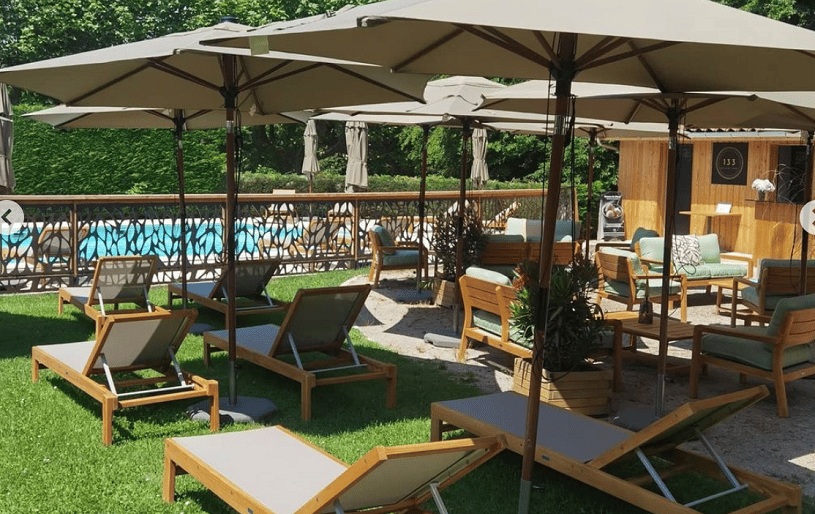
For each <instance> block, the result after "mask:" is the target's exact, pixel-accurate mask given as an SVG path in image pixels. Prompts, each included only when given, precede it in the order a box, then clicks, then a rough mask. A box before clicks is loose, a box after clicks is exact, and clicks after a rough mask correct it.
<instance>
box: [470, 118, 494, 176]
mask: <svg viewBox="0 0 815 514" xmlns="http://www.w3.org/2000/svg"><path fill="white" fill-rule="evenodd" d="M489 178H490V172H489V168H488V167H487V130H486V129H483V128H477V129H475V130H473V167H472V171H471V172H470V179H471V180H472V181H473V186H474V187H476V188H481V187H484V184H486V182H487V180H489Z"/></svg>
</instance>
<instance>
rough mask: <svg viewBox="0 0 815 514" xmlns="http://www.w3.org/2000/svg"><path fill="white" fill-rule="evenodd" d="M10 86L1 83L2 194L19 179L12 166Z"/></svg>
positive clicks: (0, 162)
mask: <svg viewBox="0 0 815 514" xmlns="http://www.w3.org/2000/svg"><path fill="white" fill-rule="evenodd" d="M12 116H13V114H12V111H11V100H9V97H8V88H7V87H6V85H5V84H0V194H9V193H11V192H13V191H14V186H16V185H17V181H16V180H14V170H13V169H12V168H11V148H12V146H13V145H14V125H13V119H12Z"/></svg>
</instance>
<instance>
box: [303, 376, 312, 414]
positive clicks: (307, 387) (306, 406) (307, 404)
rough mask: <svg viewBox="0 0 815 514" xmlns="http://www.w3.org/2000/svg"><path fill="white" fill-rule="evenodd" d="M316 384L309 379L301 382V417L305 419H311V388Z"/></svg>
mask: <svg viewBox="0 0 815 514" xmlns="http://www.w3.org/2000/svg"><path fill="white" fill-rule="evenodd" d="M313 387H314V385H313V384H311V383H310V381H309V380H304V381H303V382H301V383H300V417H301V418H302V419H303V421H311V390H312V389H313Z"/></svg>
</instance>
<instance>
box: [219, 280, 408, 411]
mask: <svg viewBox="0 0 815 514" xmlns="http://www.w3.org/2000/svg"><path fill="white" fill-rule="evenodd" d="M370 291H371V286H370V285H368V284H362V285H356V286H340V287H324V288H317V289H301V290H299V291H298V292H297V295H296V296H295V298H294V301H293V302H292V303H291V306H290V307H289V310H288V311H287V312H286V317H285V318H284V319H283V323H281V324H280V326H277V325H271V324H269V325H260V326H255V327H244V328H239V329H237V330H236V331H235V332H236V334H235V337H236V342H237V356H238V358H239V359H244V360H247V361H249V362H252V363H254V364H257V365H258V366H261V367H264V368H266V369H268V370H270V371H273V372H275V373H278V374H280V375H283V376H285V377H287V378H290V379H292V380H295V381H297V382H299V383H300V396H301V407H300V409H301V411H300V414H301V416H302V418H303V419H304V420H309V419H311V390H312V389H314V388H315V387H318V386H323V385H333V384H340V383H346V382H358V381H361V380H378V379H382V380H385V382H386V383H387V393H386V398H387V400H386V402H387V405H388V407H393V406H395V405H396V366H395V365H393V364H386V363H384V362H380V361H377V360H374V359H371V358H369V357H365V356H363V355H358V354H357V352H356V350H355V349H354V345H353V344H352V343H351V339H350V338H349V336H348V332H349V331H350V330H351V327H352V326H353V325H354V321H355V320H356V319H357V315H359V312H360V310H362V307H363V305H364V304H365V299H366V298H367V297H368V293H369V292H370ZM343 343H346V344H347V348H343ZM213 348H217V349H220V350H227V349H228V332H227V331H226V330H218V331H212V332H204V363H205V364H207V365H209V355H210V353H211V351H212V349H213ZM315 353H320V354H327V355H329V356H330V359H319V360H316V361H310V362H305V361H304V359H302V357H303V356H304V355H307V354H312V355H313V354H315ZM281 357H285V358H287V359H288V362H287V360H283V359H281ZM292 360H293V361H294V362H293V363H292V362H291V361H292ZM354 370H356V371H357V372H356V373H343V374H337V373H330V374H329V375H330V376H323V375H321V374H323V373H326V372H336V371H354Z"/></svg>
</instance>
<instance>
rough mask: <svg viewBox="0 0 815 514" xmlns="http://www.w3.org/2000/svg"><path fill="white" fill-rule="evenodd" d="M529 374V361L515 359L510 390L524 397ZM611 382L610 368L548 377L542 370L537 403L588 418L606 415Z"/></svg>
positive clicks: (612, 373) (530, 370)
mask: <svg viewBox="0 0 815 514" xmlns="http://www.w3.org/2000/svg"><path fill="white" fill-rule="evenodd" d="M531 375H532V368H531V365H530V364H529V361H527V360H526V359H520V358H517V359H515V372H514V374H513V384H512V389H513V390H514V391H515V392H517V393H521V394H523V395H526V396H528V395H529V384H530V377H531ZM613 379H614V370H613V369H610V368H609V369H603V368H598V369H597V370H594V371H571V372H568V373H551V374H550V373H549V372H548V371H546V370H543V380H542V381H541V401H542V402H546V403H550V404H552V405H557V406H558V407H563V408H564V409H568V410H573V411H575V412H579V413H581V414H586V415H589V416H599V415H604V414H608V413H609V403H610V402H611V393H612V383H613Z"/></svg>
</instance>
